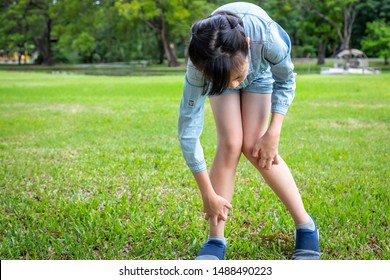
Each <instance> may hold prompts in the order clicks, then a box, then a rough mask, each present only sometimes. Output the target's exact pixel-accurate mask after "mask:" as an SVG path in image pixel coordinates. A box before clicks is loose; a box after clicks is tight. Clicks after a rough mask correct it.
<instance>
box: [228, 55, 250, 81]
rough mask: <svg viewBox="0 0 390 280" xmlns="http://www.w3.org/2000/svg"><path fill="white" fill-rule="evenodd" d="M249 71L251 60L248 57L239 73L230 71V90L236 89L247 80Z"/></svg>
mask: <svg viewBox="0 0 390 280" xmlns="http://www.w3.org/2000/svg"><path fill="white" fill-rule="evenodd" d="M248 71H249V58H248V57H246V59H245V60H244V63H243V65H242V66H241V67H240V68H239V70H238V71H234V70H231V71H230V82H229V88H236V87H238V85H239V84H240V83H241V82H242V81H244V80H245V78H246V76H247V75H248Z"/></svg>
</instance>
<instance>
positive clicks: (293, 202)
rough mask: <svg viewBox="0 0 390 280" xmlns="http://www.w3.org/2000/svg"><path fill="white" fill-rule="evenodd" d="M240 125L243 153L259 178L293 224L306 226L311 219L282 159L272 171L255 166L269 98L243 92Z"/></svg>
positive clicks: (268, 109) (266, 120)
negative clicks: (258, 174)
mask: <svg viewBox="0 0 390 280" xmlns="http://www.w3.org/2000/svg"><path fill="white" fill-rule="evenodd" d="M241 105H242V122H243V132H244V143H243V153H244V154H245V156H246V157H247V158H248V160H249V161H250V162H251V163H252V164H253V165H254V166H255V167H256V168H257V169H258V170H259V171H260V173H261V175H262V176H263V178H264V179H265V181H266V182H267V184H268V185H269V186H270V187H271V188H272V190H273V191H274V192H275V193H276V195H277V196H278V197H279V198H280V200H281V201H282V202H283V203H284V205H285V206H286V207H287V209H288V211H289V212H290V213H291V216H292V218H293V219H294V222H295V223H296V224H303V223H306V222H307V221H308V220H309V219H310V218H309V216H308V214H307V212H306V210H305V208H304V205H303V202H302V199H301V196H300V194H299V191H298V188H297V185H296V183H295V181H294V178H293V176H292V174H291V172H290V170H289V168H288V166H287V164H286V163H285V162H284V161H283V159H282V158H280V157H279V164H278V165H273V166H272V169H271V170H265V169H262V168H260V167H259V166H258V164H257V159H256V158H254V157H252V149H253V147H254V145H255V143H256V141H257V140H258V139H259V137H261V136H262V135H263V134H264V133H265V132H266V131H267V128H268V119H269V115H270V110H271V95H270V94H257V93H248V92H244V93H242V96H241Z"/></svg>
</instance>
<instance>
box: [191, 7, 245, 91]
mask: <svg viewBox="0 0 390 280" xmlns="http://www.w3.org/2000/svg"><path fill="white" fill-rule="evenodd" d="M188 55H189V57H190V59H191V61H192V63H193V64H194V66H195V67H196V68H197V69H198V70H199V71H201V72H202V73H203V78H204V80H205V85H204V89H203V94H206V93H208V95H218V94H221V93H222V92H223V91H224V90H225V89H227V88H228V86H229V82H230V70H235V71H238V70H239V69H240V67H242V64H243V61H244V59H245V58H246V57H247V55H248V44H247V42H246V36H245V33H244V24H243V22H242V19H241V18H240V17H238V16H237V15H235V14H234V13H231V12H228V11H218V12H216V13H214V14H212V15H211V16H209V17H208V18H205V19H202V20H200V21H198V22H196V23H194V24H193V25H192V38H191V41H190V44H189V47H188ZM210 83H211V87H210Z"/></svg>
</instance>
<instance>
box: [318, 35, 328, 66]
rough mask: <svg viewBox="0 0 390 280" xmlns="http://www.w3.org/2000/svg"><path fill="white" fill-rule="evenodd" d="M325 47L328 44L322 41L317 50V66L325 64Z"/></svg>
mask: <svg viewBox="0 0 390 280" xmlns="http://www.w3.org/2000/svg"><path fill="white" fill-rule="evenodd" d="M325 47H326V44H325V43H324V41H323V39H321V40H320V42H319V44H318V49H317V65H324V64H325V49H326V48H325Z"/></svg>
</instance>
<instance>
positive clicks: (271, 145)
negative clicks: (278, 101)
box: [252, 113, 284, 170]
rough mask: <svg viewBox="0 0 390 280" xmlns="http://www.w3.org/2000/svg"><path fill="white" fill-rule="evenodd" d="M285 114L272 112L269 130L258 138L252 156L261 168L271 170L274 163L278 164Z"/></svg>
mask: <svg viewBox="0 0 390 280" xmlns="http://www.w3.org/2000/svg"><path fill="white" fill-rule="evenodd" d="M283 120H284V115H282V114H279V113H272V117H271V123H270V125H269V127H268V130H267V132H266V133H265V134H264V135H263V136H262V137H260V138H259V140H257V142H256V144H255V146H254V147H253V152H252V156H253V157H255V158H257V159H258V161H259V166H260V168H264V169H267V170H270V169H271V168H272V165H273V164H278V163H279V159H278V146H279V139H280V133H281V130H282V125H283Z"/></svg>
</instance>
